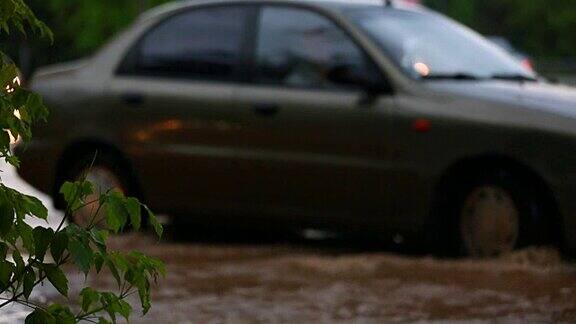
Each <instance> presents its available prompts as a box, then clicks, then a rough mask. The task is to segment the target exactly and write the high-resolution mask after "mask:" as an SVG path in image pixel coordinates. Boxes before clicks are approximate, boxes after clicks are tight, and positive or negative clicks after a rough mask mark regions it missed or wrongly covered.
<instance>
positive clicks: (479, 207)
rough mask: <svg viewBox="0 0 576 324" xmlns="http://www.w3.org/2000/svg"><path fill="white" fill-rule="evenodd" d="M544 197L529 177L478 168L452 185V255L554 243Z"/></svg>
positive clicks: (447, 237)
mask: <svg viewBox="0 0 576 324" xmlns="http://www.w3.org/2000/svg"><path fill="white" fill-rule="evenodd" d="M544 201H545V197H544V196H543V194H542V190H539V188H538V186H536V185H535V184H534V183H531V182H530V181H529V179H526V178H525V177H519V176H515V175H514V174H512V173H510V172H506V171H503V170H499V169H492V170H491V171H490V172H474V173H473V174H469V175H468V176H467V177H466V178H464V179H460V181H459V185H457V186H454V187H452V190H451V192H450V195H449V199H448V200H447V201H446V203H447V204H446V205H445V208H443V211H442V214H443V216H444V217H447V218H448V222H446V223H444V225H445V226H444V228H443V230H442V232H443V233H444V234H443V237H444V242H445V243H447V245H448V246H447V248H448V249H449V250H448V251H453V253H450V254H452V255H460V256H470V257H477V258H489V257H496V256H500V255H502V254H506V253H509V252H511V251H513V250H515V249H518V248H524V247H527V246H540V245H548V244H551V243H552V241H553V240H552V235H553V234H552V233H551V226H550V224H551V220H550V219H547V218H546V217H550V216H551V215H547V212H546V204H545V203H544Z"/></svg>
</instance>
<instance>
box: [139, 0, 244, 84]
mask: <svg viewBox="0 0 576 324" xmlns="http://www.w3.org/2000/svg"><path fill="white" fill-rule="evenodd" d="M248 11H249V9H248V7H247V6H225V7H224V6H223V7H207V8H200V9H194V10H191V11H188V12H184V13H181V14H177V15H176V16H173V17H170V18H168V19H167V20H165V21H164V22H162V23H160V24H159V25H157V26H156V27H154V28H153V29H152V30H151V31H150V32H149V33H148V34H147V35H145V36H144V37H143V38H142V39H141V40H140V42H139V44H138V45H137V47H136V53H132V54H131V55H132V61H133V62H132V63H131V65H132V66H131V67H130V68H129V69H128V73H130V74H144V75H151V76H170V77H184V78H191V79H199V80H218V81H228V80H232V79H233V78H234V74H235V72H236V69H237V67H238V64H239V62H240V59H241V55H242V54H241V52H242V42H243V39H244V32H245V28H246V24H247V20H248V18H247V17H248Z"/></svg>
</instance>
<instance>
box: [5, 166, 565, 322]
mask: <svg viewBox="0 0 576 324" xmlns="http://www.w3.org/2000/svg"><path fill="white" fill-rule="evenodd" d="M2 180H3V181H6V182H7V183H8V184H9V185H11V186H12V187H16V188H17V189H19V190H22V191H24V192H28V193H32V194H37V193H36V192H34V191H32V189H30V188H29V187H27V186H26V185H25V184H23V183H21V182H19V180H18V179H17V177H15V175H14V174H13V173H12V171H10V170H6V172H4V173H3V174H2ZM43 199H46V204H47V205H48V206H49V205H50V201H49V200H48V199H47V198H46V197H43ZM51 217H52V219H53V221H54V220H55V221H57V220H58V218H59V217H60V216H59V214H58V213H57V212H56V211H51ZM170 231H171V230H170V228H168V236H167V237H166V238H165V239H163V240H162V241H161V242H160V243H159V242H157V241H156V240H155V238H154V237H153V236H151V235H147V234H128V235H124V236H121V237H116V238H113V239H112V240H111V243H112V246H113V248H114V249H120V250H141V251H144V252H146V253H148V254H150V255H152V256H155V257H158V258H160V259H162V260H163V261H165V262H166V263H167V270H168V275H167V277H166V278H165V279H164V280H162V281H161V282H160V284H159V286H158V287H157V288H156V290H155V292H154V296H153V297H154V298H153V307H152V310H151V311H150V313H149V314H148V316H146V317H144V318H142V317H140V316H139V313H136V314H135V316H134V317H133V319H132V323H155V324H158V323H294V322H295V323H351V322H353V323H390V322H419V323H428V322H438V323H440V322H441V323H445V322H455V323H459V322H470V321H473V322H480V323H482V322H490V323H492V322H499V323H521V322H531V323H555V322H565V323H574V322H576V264H573V263H566V262H564V261H562V260H561V258H560V256H559V255H558V253H557V252H556V251H554V250H546V249H528V250H525V251H519V252H515V253H514V254H512V255H508V256H504V257H502V258H500V259H497V260H490V261H483V260H438V259H435V258H432V257H427V256H402V255H399V254H394V253H392V252H382V251H378V250H376V251H375V250H374V249H372V248H362V247H358V246H355V247H350V242H346V241H343V242H331V243H325V242H314V241H302V240H300V241H288V242H285V241H282V240H280V241H274V240H272V241H263V240H261V239H259V238H258V237H251V238H250V239H248V240H240V241H238V240H231V239H229V238H228V237H227V235H226V234H221V233H220V234H218V233H214V236H216V237H217V238H216V239H197V237H196V236H197V235H196V234H195V233H194V232H193V231H189V229H186V228H179V232H181V233H180V234H178V235H176V236H177V237H179V239H178V240H175V239H172V238H171V235H170ZM172 232H174V229H172ZM172 236H173V235H172ZM69 274H70V275H71V278H72V282H71V289H72V290H76V291H78V290H79V289H81V288H82V286H83V285H84V284H85V282H84V277H83V275H81V274H79V273H78V272H77V271H75V270H71V271H70V273H69ZM88 284H91V285H95V286H98V287H99V288H102V289H108V290H113V289H114V284H113V282H112V279H111V277H110V276H100V277H89V278H88ZM34 299H35V300H37V301H40V302H46V301H50V300H57V299H58V297H57V294H56V292H55V291H54V290H53V289H52V288H50V287H49V285H48V284H47V285H45V286H43V287H41V289H40V291H39V292H38V293H37V294H35V295H34ZM27 311H28V310H26V309H22V308H21V307H18V306H14V307H10V308H7V309H2V310H1V311H0V323H22V322H23V318H24V317H25V316H26V312H27ZM136 311H137V312H138V310H136Z"/></svg>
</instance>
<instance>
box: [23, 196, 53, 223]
mask: <svg viewBox="0 0 576 324" xmlns="http://www.w3.org/2000/svg"><path fill="white" fill-rule="evenodd" d="M23 198H24V199H23V200H24V203H25V208H26V209H27V210H28V211H29V214H31V215H33V216H36V217H38V218H41V219H44V220H46V219H48V209H46V207H44V205H43V204H42V202H41V201H40V200H39V199H38V198H35V197H31V196H23Z"/></svg>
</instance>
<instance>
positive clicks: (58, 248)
mask: <svg viewBox="0 0 576 324" xmlns="http://www.w3.org/2000/svg"><path fill="white" fill-rule="evenodd" d="M67 247H68V234H67V233H66V232H65V231H60V232H58V233H56V235H54V240H53V242H52V244H51V245H50V253H52V258H53V259H54V261H56V262H59V261H60V260H61V259H62V255H63V254H64V251H65V250H66V248H67Z"/></svg>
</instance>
